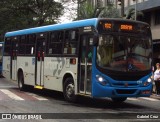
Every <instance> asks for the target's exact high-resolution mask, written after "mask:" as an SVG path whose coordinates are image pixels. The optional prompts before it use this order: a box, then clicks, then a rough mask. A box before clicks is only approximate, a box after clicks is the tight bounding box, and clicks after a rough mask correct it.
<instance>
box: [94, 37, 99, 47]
mask: <svg viewBox="0 0 160 122" xmlns="http://www.w3.org/2000/svg"><path fill="white" fill-rule="evenodd" d="M98 40H99V36H98V35H94V37H93V45H94V46H98Z"/></svg>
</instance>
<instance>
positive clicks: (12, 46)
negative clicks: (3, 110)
mask: <svg viewBox="0 0 160 122" xmlns="http://www.w3.org/2000/svg"><path fill="white" fill-rule="evenodd" d="M3 62H4V63H3V75H4V76H5V77H6V78H8V79H11V80H14V81H17V82H18V86H19V88H20V90H23V89H24V88H25V86H26V85H31V86H34V88H38V89H51V90H55V91H61V92H63V94H64V97H65V99H66V100H68V101H71V102H73V101H75V100H76V98H77V95H84V96H91V97H93V98H100V97H109V98H111V99H112V100H113V101H117V102H122V101H125V100H126V99H127V97H148V96H150V95H151V92H152V91H151V90H152V83H151V79H150V76H151V62H152V38H151V31H150V27H149V25H148V24H146V23H143V22H138V21H131V20H124V19H123V20H122V19H107V18H106V19H105V18H101V19H100V18H93V19H87V20H80V21H74V22H70V23H64V24H55V25H48V26H42V27H36V28H30V29H24V30H18V31H13V32H7V33H6V34H5V47H4V57H3Z"/></svg>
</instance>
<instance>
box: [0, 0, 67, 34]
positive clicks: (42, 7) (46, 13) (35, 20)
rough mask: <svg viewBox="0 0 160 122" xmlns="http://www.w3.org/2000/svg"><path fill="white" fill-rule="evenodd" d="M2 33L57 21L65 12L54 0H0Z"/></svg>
mask: <svg viewBox="0 0 160 122" xmlns="http://www.w3.org/2000/svg"><path fill="white" fill-rule="evenodd" d="M0 6H1V8H0V15H1V16H0V28H1V30H0V34H1V36H2V35H3V34H4V33H5V32H7V31H13V30H18V29H24V28H30V27H36V26H42V25H47V24H53V23H56V20H57V19H58V18H59V16H61V15H62V13H63V9H64V8H63V6H62V4H61V3H58V2H55V1H54V0H0Z"/></svg>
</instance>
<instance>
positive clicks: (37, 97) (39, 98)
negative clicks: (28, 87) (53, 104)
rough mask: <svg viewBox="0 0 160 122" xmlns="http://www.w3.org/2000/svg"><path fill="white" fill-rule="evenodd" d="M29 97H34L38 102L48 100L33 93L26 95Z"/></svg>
mask: <svg viewBox="0 0 160 122" xmlns="http://www.w3.org/2000/svg"><path fill="white" fill-rule="evenodd" d="M26 94H28V95H31V96H32V97H34V98H36V99H37V100H48V99H47V98H44V97H42V96H39V95H36V94H33V93H28V92H27V93H26Z"/></svg>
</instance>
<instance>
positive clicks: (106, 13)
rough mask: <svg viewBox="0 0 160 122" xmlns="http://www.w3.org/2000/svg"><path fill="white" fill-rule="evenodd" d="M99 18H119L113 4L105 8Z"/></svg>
mask: <svg viewBox="0 0 160 122" xmlns="http://www.w3.org/2000/svg"><path fill="white" fill-rule="evenodd" d="M99 16H100V17H102V18H120V14H119V11H118V10H117V9H116V8H115V6H114V5H113V4H109V5H108V6H106V7H105V8H104V9H103V11H102V12H101V13H100V15H99Z"/></svg>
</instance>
